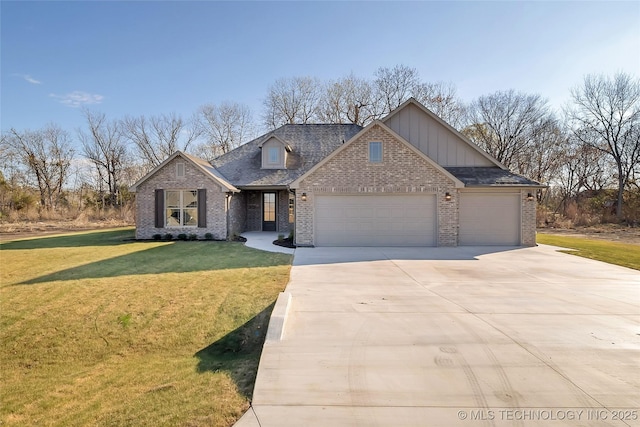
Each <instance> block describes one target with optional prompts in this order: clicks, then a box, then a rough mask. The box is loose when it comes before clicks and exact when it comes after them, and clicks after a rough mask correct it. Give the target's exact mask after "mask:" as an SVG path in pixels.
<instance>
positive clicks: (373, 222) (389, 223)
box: [315, 194, 437, 246]
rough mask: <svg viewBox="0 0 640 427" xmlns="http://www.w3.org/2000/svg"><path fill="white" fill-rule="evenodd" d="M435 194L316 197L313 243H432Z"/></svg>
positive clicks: (359, 244)
mask: <svg viewBox="0 0 640 427" xmlns="http://www.w3.org/2000/svg"><path fill="white" fill-rule="evenodd" d="M436 242H437V239H436V198H435V195H431V194H430V195H384V196H381V195H375V196H374V195H366V196H365V195H349V196H317V197H316V200H315V245H316V246H435V245H436Z"/></svg>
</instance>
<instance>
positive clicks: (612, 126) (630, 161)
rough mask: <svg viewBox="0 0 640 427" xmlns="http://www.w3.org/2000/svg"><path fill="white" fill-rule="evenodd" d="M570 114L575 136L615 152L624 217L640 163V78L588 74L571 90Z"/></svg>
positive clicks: (618, 206) (618, 210)
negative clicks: (631, 182) (629, 185)
mask: <svg viewBox="0 0 640 427" xmlns="http://www.w3.org/2000/svg"><path fill="white" fill-rule="evenodd" d="M571 97H572V100H573V105H572V106H571V107H569V108H568V110H567V116H568V118H569V120H570V122H571V124H572V128H573V132H574V136H575V137H576V138H577V139H578V140H580V141H581V142H583V143H584V144H586V145H589V146H591V147H594V148H596V149H597V150H600V151H602V152H604V153H606V154H607V155H609V156H611V158H612V159H613V161H614V162H615V165H616V170H617V175H616V176H617V181H618V196H617V203H616V213H617V216H618V218H621V217H622V205H623V195H624V189H625V187H626V185H627V183H628V181H629V178H630V177H631V176H632V174H633V173H634V169H635V168H637V166H638V164H639V163H640V80H638V79H637V78H633V77H631V76H630V75H628V74H624V73H618V74H616V75H615V76H614V77H613V78H608V77H606V76H603V75H599V76H596V75H588V76H586V77H585V78H584V81H583V83H582V85H581V86H579V87H576V88H574V89H573V90H572V91H571Z"/></svg>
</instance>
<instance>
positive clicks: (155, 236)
mask: <svg viewBox="0 0 640 427" xmlns="http://www.w3.org/2000/svg"><path fill="white" fill-rule="evenodd" d="M153 240H162V234H154V235H153Z"/></svg>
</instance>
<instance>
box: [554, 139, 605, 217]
mask: <svg viewBox="0 0 640 427" xmlns="http://www.w3.org/2000/svg"><path fill="white" fill-rule="evenodd" d="M563 151H564V152H563V153H562V156H561V157H560V167H559V170H558V173H556V174H555V176H554V180H553V181H554V184H555V185H556V187H557V188H558V189H559V190H560V196H561V200H560V204H559V205H558V209H560V208H566V205H567V202H569V201H570V200H577V198H578V197H579V196H580V194H581V193H582V192H583V191H585V190H587V191H588V190H590V191H596V192H597V191H600V190H602V189H603V188H605V187H606V186H607V185H608V184H609V183H610V180H609V177H610V173H609V171H610V164H609V162H608V159H607V158H606V156H605V155H604V153H602V151H600V150H598V149H596V148H594V147H592V146H590V145H587V144H584V143H582V142H581V141H580V140H579V139H577V138H575V136H573V135H572V134H571V135H569V136H568V137H567V144H566V145H565V146H564V150H563Z"/></svg>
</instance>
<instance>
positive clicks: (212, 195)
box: [136, 156, 227, 240]
mask: <svg viewBox="0 0 640 427" xmlns="http://www.w3.org/2000/svg"><path fill="white" fill-rule="evenodd" d="M178 162H182V163H183V164H184V166H185V176H184V177H182V178H177V177H176V163H178ZM156 189H162V190H197V189H206V190H207V227H206V228H200V227H171V228H165V227H163V228H156V227H155V190H156ZM136 213H137V215H136V239H151V238H153V235H154V234H162V235H164V234H166V233H171V234H173V235H174V237H175V236H177V235H178V234H180V233H185V234H196V235H197V236H198V238H201V239H203V238H204V236H205V234H206V233H211V234H212V235H213V237H214V239H220V240H223V239H226V238H227V211H226V189H225V188H224V187H222V186H221V185H219V184H218V183H216V182H215V181H214V180H213V179H212V178H211V177H208V176H206V175H205V174H204V172H202V171H201V170H200V169H198V168H197V167H196V166H194V165H193V164H192V163H191V162H190V161H188V160H186V159H183V158H182V157H180V156H177V157H176V158H175V159H173V160H172V161H170V162H169V163H167V164H166V165H165V166H164V167H163V168H161V169H160V170H158V171H157V172H156V173H155V174H153V175H152V176H151V177H149V178H148V179H147V180H146V181H144V182H143V183H142V184H140V185H139V186H138V188H137V190H136Z"/></svg>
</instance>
